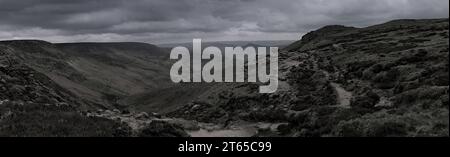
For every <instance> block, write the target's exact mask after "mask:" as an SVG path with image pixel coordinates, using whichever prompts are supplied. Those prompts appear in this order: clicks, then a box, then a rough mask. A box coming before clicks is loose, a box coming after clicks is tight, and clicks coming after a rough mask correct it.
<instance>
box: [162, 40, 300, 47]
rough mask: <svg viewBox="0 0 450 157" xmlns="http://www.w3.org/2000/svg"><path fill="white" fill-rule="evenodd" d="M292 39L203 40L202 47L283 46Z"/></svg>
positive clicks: (169, 45) (175, 45)
mask: <svg viewBox="0 0 450 157" xmlns="http://www.w3.org/2000/svg"><path fill="white" fill-rule="evenodd" d="M292 42H293V41H291V40H279V41H277V40H275V41H217V42H206V41H205V42H203V43H202V44H203V45H202V47H204V48H206V47H208V46H216V47H219V48H223V47H238V46H241V47H245V46H246V45H258V46H262V47H284V46H287V45H289V44H291V43H292ZM158 46H160V47H167V48H172V47H177V46H184V47H188V48H191V47H192V42H190V43H174V44H160V45H158Z"/></svg>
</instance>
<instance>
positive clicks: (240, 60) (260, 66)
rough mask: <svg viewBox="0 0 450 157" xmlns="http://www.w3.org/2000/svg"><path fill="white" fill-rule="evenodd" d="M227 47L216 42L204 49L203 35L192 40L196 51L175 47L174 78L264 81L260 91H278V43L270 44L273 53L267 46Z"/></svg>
mask: <svg viewBox="0 0 450 157" xmlns="http://www.w3.org/2000/svg"><path fill="white" fill-rule="evenodd" d="M224 49H225V50H224V52H222V50H221V49H220V48H218V47H213V46H210V47H207V48H204V49H202V41H201V39H194V40H193V41H192V53H190V52H189V49H188V48H186V47H175V48H173V49H172V51H171V53H170V59H173V60H178V61H177V62H175V63H174V64H173V66H172V68H171V70H170V77H171V79H172V81H173V82H175V83H180V82H261V83H263V84H264V85H262V86H260V87H259V92H260V93H274V92H275V91H277V88H278V47H270V48H269V49H270V50H269V51H270V52H269V54H267V48H266V47H258V48H255V47H246V48H242V47H225V48H224ZM191 55H192V56H191ZM267 56H269V59H268V58H267ZM191 61H192V62H191ZM268 62H270V64H269V66H267V65H268ZM245 72H246V73H247V75H245ZM246 76H247V77H246Z"/></svg>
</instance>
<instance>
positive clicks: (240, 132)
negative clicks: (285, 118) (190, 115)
mask: <svg viewBox="0 0 450 157" xmlns="http://www.w3.org/2000/svg"><path fill="white" fill-rule="evenodd" d="M281 124H285V123H263V122H259V123H247V122H243V123H238V124H234V125H232V126H230V127H227V128H220V127H219V126H217V125H211V124H200V125H201V126H202V125H203V126H202V127H201V129H200V130H196V131H188V134H189V135H191V136H192V137H252V136H254V135H256V134H258V132H259V130H268V131H272V132H277V128H278V126H279V125H281ZM208 125H209V126H208Z"/></svg>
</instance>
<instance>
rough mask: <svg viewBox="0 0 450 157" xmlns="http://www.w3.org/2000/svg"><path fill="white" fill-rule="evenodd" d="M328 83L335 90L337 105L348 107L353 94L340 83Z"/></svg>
mask: <svg viewBox="0 0 450 157" xmlns="http://www.w3.org/2000/svg"><path fill="white" fill-rule="evenodd" d="M330 85H331V86H332V87H333V88H334V89H335V90H336V94H337V98H336V100H337V105H336V106H338V107H342V108H350V102H351V100H352V97H353V94H352V93H351V92H349V91H347V90H345V89H344V88H342V87H341V85H340V84H337V83H330Z"/></svg>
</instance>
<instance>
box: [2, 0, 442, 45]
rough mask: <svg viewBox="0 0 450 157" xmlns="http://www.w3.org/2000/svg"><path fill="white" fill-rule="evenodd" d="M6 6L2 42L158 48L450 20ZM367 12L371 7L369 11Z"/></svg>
mask: <svg viewBox="0 0 450 157" xmlns="http://www.w3.org/2000/svg"><path fill="white" fill-rule="evenodd" d="M27 2H29V3H26V2H18V1H13V0H4V1H1V2H0V12H2V13H3V14H0V18H2V22H1V23H0V40H23V39H39V40H44V41H49V42H52V43H74V42H143V43H151V44H155V45H160V44H177V43H187V42H190V41H191V40H192V39H194V38H201V39H204V40H205V41H208V42H223V41H272V40H273V41H276V40H299V39H300V37H301V36H303V35H304V34H306V33H307V32H309V31H312V30H316V29H319V28H321V27H323V26H327V25H344V26H352V27H367V26H371V25H375V24H380V23H383V22H387V21H391V20H396V19H431V18H448V10H449V9H448V5H449V1H448V0H429V1H422V0H404V1H389V0H380V1H371V0H364V1H354V0H344V1H339V2H336V1H334V2H327V1H316V0H305V1H295V0H282V1H277V2H273V1H270V0H261V1H254V0H245V1H241V0H232V1H221V0H208V1H204V0H196V1H188V0H184V1H177V2H174V1H166V0H139V1H137V2H133V3H128V2H126V1H123V0H108V1H103V0H97V1H76V2H69V1H58V2H55V1H52V0H44V1H39V2H37V1H33V0H29V1H27ZM364 6H371V7H370V8H369V9H363V8H365V7H364Z"/></svg>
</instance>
